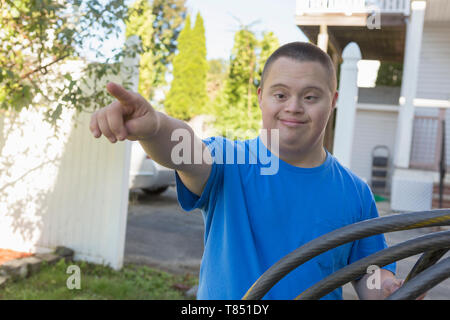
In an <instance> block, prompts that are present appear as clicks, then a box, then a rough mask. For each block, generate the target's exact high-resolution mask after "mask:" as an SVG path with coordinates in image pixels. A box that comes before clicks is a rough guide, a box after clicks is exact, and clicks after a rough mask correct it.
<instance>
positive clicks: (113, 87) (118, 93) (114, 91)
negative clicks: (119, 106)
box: [106, 82, 133, 103]
mask: <svg viewBox="0 0 450 320" xmlns="http://www.w3.org/2000/svg"><path fill="white" fill-rule="evenodd" d="M106 90H108V92H109V93H110V94H111V95H112V96H113V97H114V98H116V99H117V100H119V101H120V102H121V103H130V101H131V100H132V99H133V95H132V94H131V93H130V92H129V91H127V90H126V89H125V88H124V87H122V86H121V85H120V84H117V83H115V82H108V84H107V85H106Z"/></svg>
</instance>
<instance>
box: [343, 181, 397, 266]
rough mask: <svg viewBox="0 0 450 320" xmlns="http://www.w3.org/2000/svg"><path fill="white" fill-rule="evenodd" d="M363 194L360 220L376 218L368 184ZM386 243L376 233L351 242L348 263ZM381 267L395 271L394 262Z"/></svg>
mask: <svg viewBox="0 0 450 320" xmlns="http://www.w3.org/2000/svg"><path fill="white" fill-rule="evenodd" d="M365 187H366V188H365V192H364V193H365V196H364V197H363V199H365V200H363V201H364V203H363V207H362V208H363V210H362V216H361V218H362V219H361V220H367V219H374V218H378V216H379V215H378V209H377V206H376V203H375V199H374V197H373V194H372V191H371V190H370V188H369V186H367V185H366V186H365ZM387 247H388V246H387V243H386V239H385V237H384V234H377V235H374V236H371V237H366V238H362V239H359V240H356V241H354V242H353V246H352V249H351V252H350V258H349V261H348V264H351V263H353V262H355V261H358V260H360V259H362V258H365V257H367V256H369V255H371V254H374V253H375V252H378V251H380V250H383V249H386V248H387ZM382 269H386V270H389V271H391V272H392V273H393V274H395V273H396V263H395V262H394V263H391V264H388V265H386V266H384V267H382Z"/></svg>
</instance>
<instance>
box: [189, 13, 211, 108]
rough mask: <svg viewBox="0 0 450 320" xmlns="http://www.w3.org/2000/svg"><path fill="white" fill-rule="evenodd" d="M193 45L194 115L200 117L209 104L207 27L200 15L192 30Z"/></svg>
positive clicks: (192, 93) (192, 94)
mask: <svg viewBox="0 0 450 320" xmlns="http://www.w3.org/2000/svg"><path fill="white" fill-rule="evenodd" d="M192 45H193V46H194V48H193V49H195V50H193V52H192V57H191V67H192V68H193V70H192V79H191V100H192V106H193V110H192V114H193V115H198V114H202V113H204V111H205V107H206V104H207V103H208V96H207V91H206V78H207V74H208V68H209V66H208V61H207V60H206V38H205V27H204V23H203V18H202V16H201V15H200V13H198V14H197V17H196V19H195V25H194V29H193V30H192Z"/></svg>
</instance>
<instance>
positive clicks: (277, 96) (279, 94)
mask: <svg viewBox="0 0 450 320" xmlns="http://www.w3.org/2000/svg"><path fill="white" fill-rule="evenodd" d="M275 97H276V98H277V99H284V98H285V97H286V96H285V95H284V94H282V93H277V94H275Z"/></svg>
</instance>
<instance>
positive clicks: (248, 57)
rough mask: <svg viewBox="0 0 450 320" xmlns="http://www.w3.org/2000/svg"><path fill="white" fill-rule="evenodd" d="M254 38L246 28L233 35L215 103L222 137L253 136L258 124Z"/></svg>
mask: <svg viewBox="0 0 450 320" xmlns="http://www.w3.org/2000/svg"><path fill="white" fill-rule="evenodd" d="M257 45H258V41H257V39H256V36H255V35H254V33H253V32H251V31H250V30H248V28H245V27H244V28H241V30H239V31H238V32H237V33H236V34H235V37H234V45H233V49H232V53H231V57H230V68H229V72H228V77H227V79H226V82H225V86H224V89H223V91H222V92H221V94H219V96H218V98H217V99H216V102H215V113H216V118H217V122H216V128H217V129H218V130H219V132H220V133H221V134H222V135H224V136H227V135H228V136H229V135H230V134H231V135H232V137H230V138H238V139H246V138H252V137H254V136H256V135H257V133H258V129H259V128H260V123H261V113H260V110H259V107H258V100H257V95H256V90H257V86H256V84H255V74H256V73H255V70H256V62H257V56H256V52H255V51H256V48H257Z"/></svg>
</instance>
